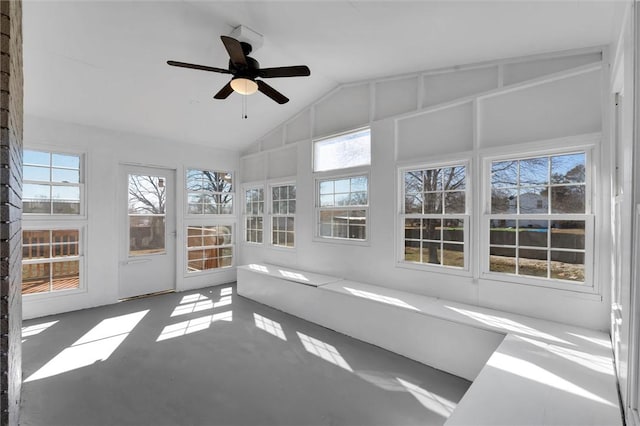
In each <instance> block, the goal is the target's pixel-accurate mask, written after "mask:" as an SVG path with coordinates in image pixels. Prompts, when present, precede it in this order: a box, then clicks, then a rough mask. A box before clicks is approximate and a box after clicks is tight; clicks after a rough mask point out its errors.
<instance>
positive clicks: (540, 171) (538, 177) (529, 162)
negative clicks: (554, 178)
mask: <svg viewBox="0 0 640 426" xmlns="http://www.w3.org/2000/svg"><path fill="white" fill-rule="evenodd" d="M548 183H549V157H541V158H529V159H526V160H520V186H528V185H546V184H548Z"/></svg>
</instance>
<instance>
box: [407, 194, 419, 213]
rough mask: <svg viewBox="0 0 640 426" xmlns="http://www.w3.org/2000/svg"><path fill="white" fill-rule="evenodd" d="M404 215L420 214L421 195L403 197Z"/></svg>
mask: <svg viewBox="0 0 640 426" xmlns="http://www.w3.org/2000/svg"><path fill="white" fill-rule="evenodd" d="M404 211H405V213H422V193H420V194H407V195H406V196H405V197H404Z"/></svg>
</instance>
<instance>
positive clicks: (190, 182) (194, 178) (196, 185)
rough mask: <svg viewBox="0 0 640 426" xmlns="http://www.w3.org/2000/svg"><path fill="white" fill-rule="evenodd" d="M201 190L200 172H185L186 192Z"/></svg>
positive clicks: (190, 170)
mask: <svg viewBox="0 0 640 426" xmlns="http://www.w3.org/2000/svg"><path fill="white" fill-rule="evenodd" d="M201 190H202V171H200V170H193V169H189V170H187V191H201Z"/></svg>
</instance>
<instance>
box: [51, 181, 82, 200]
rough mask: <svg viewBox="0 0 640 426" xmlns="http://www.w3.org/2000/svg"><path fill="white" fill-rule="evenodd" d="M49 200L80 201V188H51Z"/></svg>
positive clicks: (55, 186) (54, 186) (53, 186)
mask: <svg viewBox="0 0 640 426" xmlns="http://www.w3.org/2000/svg"><path fill="white" fill-rule="evenodd" d="M51 198H53V199H54V200H55V199H60V200H77V201H79V200H80V188H79V187H77V186H58V185H52V186H51Z"/></svg>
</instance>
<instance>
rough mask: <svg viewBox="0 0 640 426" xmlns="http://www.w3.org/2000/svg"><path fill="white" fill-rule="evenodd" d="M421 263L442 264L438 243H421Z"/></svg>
mask: <svg viewBox="0 0 640 426" xmlns="http://www.w3.org/2000/svg"><path fill="white" fill-rule="evenodd" d="M422 263H431V264H434V265H441V264H442V262H441V261H440V243H437V242H431V241H424V242H423V243H422Z"/></svg>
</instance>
